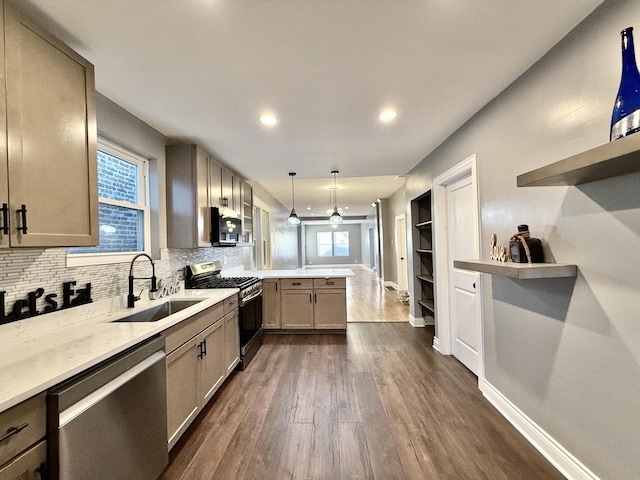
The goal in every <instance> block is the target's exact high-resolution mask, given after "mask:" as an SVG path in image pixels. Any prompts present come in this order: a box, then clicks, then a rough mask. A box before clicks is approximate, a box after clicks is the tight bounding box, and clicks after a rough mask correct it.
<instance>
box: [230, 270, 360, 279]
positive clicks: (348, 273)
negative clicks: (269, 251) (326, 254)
mask: <svg viewBox="0 0 640 480" xmlns="http://www.w3.org/2000/svg"><path fill="white" fill-rule="evenodd" d="M242 275H243V276H255V277H258V278H342V277H353V276H354V273H353V270H351V269H350V268H313V269H303V268H299V269H295V270H294V269H292V270H244V271H243V272H242ZM228 276H232V275H228Z"/></svg>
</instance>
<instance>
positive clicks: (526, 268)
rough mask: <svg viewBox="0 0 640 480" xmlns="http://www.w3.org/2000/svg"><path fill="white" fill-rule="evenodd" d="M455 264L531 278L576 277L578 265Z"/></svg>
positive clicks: (463, 261) (492, 273) (473, 262)
mask: <svg viewBox="0 0 640 480" xmlns="http://www.w3.org/2000/svg"><path fill="white" fill-rule="evenodd" d="M453 266H454V267H455V268H460V269H462V270H472V271H474V272H481V273H489V274H491V275H500V276H502V277H509V278H515V279H519V280H529V279H534V278H563V277H575V276H576V275H577V274H578V267H577V266H576V265H569V264H566V263H513V262H496V261H495V260H454V261H453Z"/></svg>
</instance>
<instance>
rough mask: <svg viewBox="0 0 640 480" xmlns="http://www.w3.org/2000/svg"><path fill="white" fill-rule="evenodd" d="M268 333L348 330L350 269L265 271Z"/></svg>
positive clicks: (265, 314)
mask: <svg viewBox="0 0 640 480" xmlns="http://www.w3.org/2000/svg"><path fill="white" fill-rule="evenodd" d="M257 274H258V275H259V276H261V277H262V278H263V283H262V286H263V305H264V308H263V319H262V322H263V327H264V330H265V332H267V333H312V332H313V333H345V332H346V330H347V280H346V279H347V277H351V276H353V271H351V270H350V269H320V268H311V269H297V270H263V271H260V272H257Z"/></svg>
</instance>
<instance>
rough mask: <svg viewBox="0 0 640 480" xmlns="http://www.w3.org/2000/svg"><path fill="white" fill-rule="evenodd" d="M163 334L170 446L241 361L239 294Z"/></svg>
mask: <svg viewBox="0 0 640 480" xmlns="http://www.w3.org/2000/svg"><path fill="white" fill-rule="evenodd" d="M233 305H235V307H233V308H229V307H230V306H233ZM225 307H226V308H227V311H228V313H227V314H226V315H225V314H224V312H225ZM163 336H164V337H165V349H166V352H167V429H168V433H167V441H168V445H169V448H170V449H171V448H172V447H173V446H174V445H175V443H176V442H177V441H178V439H179V438H180V436H181V435H182V434H183V433H184V432H185V430H186V429H187V428H188V427H189V425H190V424H191V422H192V421H193V420H194V419H195V417H196V415H197V414H198V413H199V412H200V411H201V410H202V409H203V408H204V406H205V405H206V404H207V402H209V400H211V398H212V397H213V395H214V394H215V393H216V391H217V390H218V389H219V388H220V386H221V385H222V383H223V382H224V380H225V379H226V378H227V377H228V376H229V374H230V373H231V372H232V371H233V369H234V368H235V366H236V365H237V364H238V361H239V352H240V339H239V331H238V308H237V295H234V296H233V297H230V298H229V299H226V300H225V301H224V302H219V303H217V304H216V305H214V306H212V307H210V308H208V309H206V310H204V311H203V312H200V313H198V314H196V315H194V316H193V317H191V318H188V319H186V320H184V321H182V322H180V323H179V324H177V325H175V326H173V327H171V328H169V329H168V330H166V331H165V332H163Z"/></svg>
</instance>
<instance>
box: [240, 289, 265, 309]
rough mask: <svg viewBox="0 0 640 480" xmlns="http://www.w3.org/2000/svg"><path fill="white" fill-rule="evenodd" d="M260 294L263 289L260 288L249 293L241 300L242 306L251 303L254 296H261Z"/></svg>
mask: <svg viewBox="0 0 640 480" xmlns="http://www.w3.org/2000/svg"><path fill="white" fill-rule="evenodd" d="M260 295H262V290H258V291H256V292H255V293H252V294H251V295H249V296H248V297H245V298H243V299H242V300H241V301H240V306H244V305H245V304H247V303H249V302H250V301H251V300H253V299H254V298H257V297H259V296H260Z"/></svg>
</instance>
